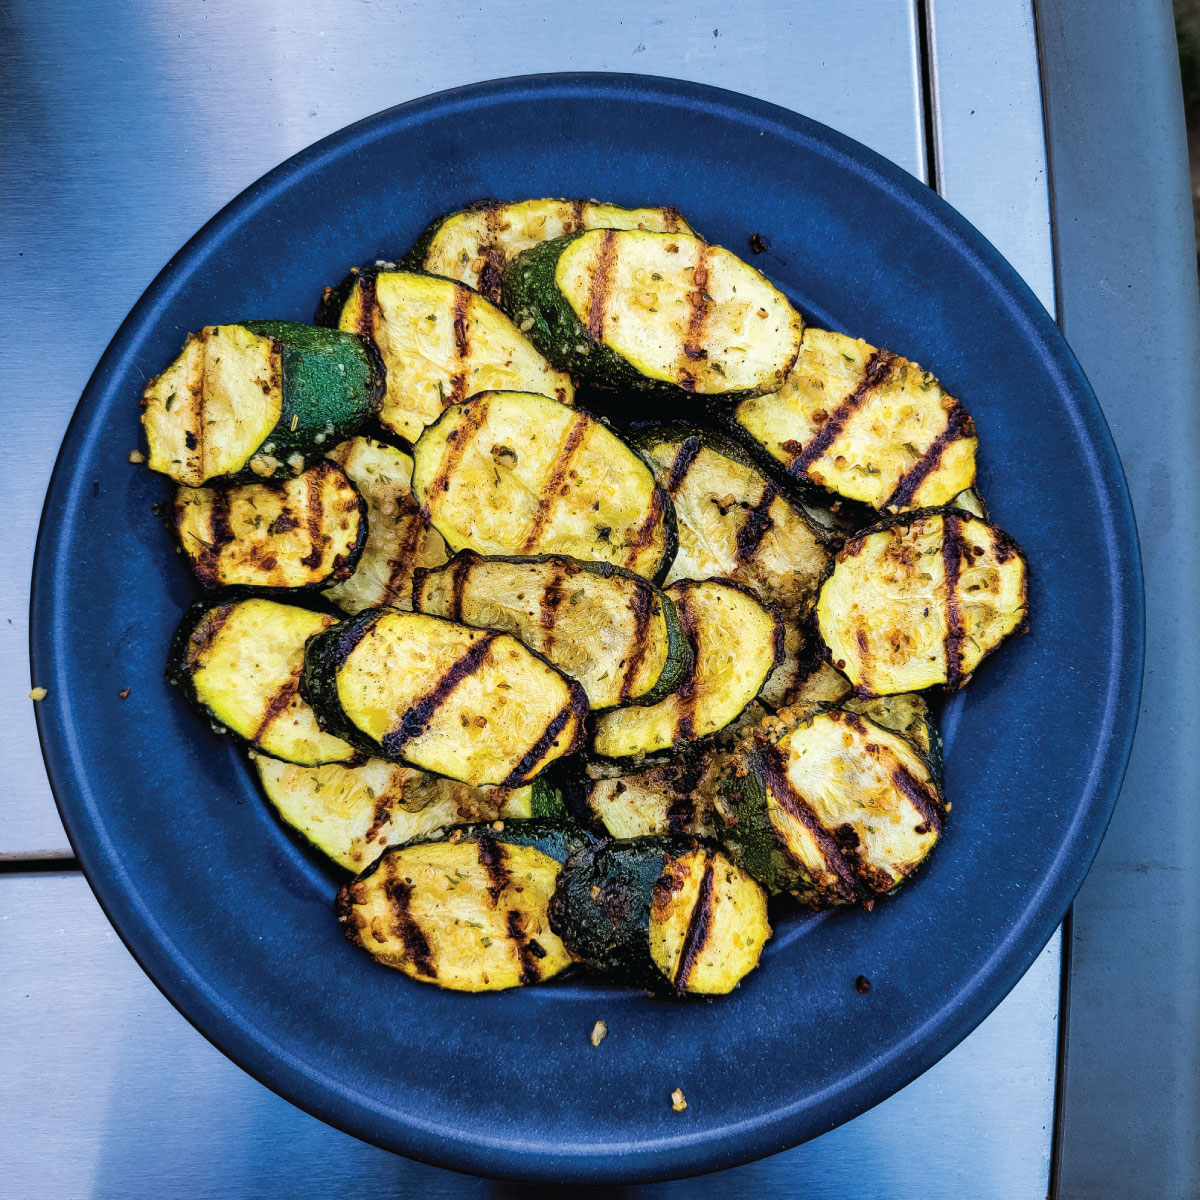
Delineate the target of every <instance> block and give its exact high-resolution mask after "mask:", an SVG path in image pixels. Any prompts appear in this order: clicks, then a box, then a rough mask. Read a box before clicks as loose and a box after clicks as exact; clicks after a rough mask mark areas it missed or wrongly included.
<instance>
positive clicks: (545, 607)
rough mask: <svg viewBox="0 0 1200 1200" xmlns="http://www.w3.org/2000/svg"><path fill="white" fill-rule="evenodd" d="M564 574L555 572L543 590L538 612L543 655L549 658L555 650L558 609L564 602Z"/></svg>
mask: <svg viewBox="0 0 1200 1200" xmlns="http://www.w3.org/2000/svg"><path fill="white" fill-rule="evenodd" d="M563 578H564V576H563V573H562V572H561V571H557V570H556V571H555V572H554V573H553V574H552V575H551V576H550V579H549V582H547V584H546V586H545V587H544V588H543V589H542V596H541V601H540V604H539V611H538V624H539V625H540V626H541V627H542V629H543V631H544V632H543V634H542V653H543V654H545V655H546V656H547V657H549V655H550V651H551V650H552V649H553V648H554V626H555V625H556V624H557V623H558V609H559V605H561V604H562V602H563Z"/></svg>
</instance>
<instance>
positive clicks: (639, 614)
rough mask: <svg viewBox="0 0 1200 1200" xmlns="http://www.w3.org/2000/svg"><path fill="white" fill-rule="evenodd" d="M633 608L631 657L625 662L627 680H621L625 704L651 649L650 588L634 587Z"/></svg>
mask: <svg viewBox="0 0 1200 1200" xmlns="http://www.w3.org/2000/svg"><path fill="white" fill-rule="evenodd" d="M630 603H631V604H632V606H633V639H632V641H631V642H630V649H629V657H628V658H627V659H626V660H625V678H624V679H622V680H621V703H622V704H624V703H625V702H626V701H627V700H628V699H629V697H630V694H631V693H632V691H633V685H634V684H635V683H636V682H637V675H638V672H639V671H640V670H641V669H642V662H643V661H644V659H645V657H646V651H647V650H648V649H649V648H650V637H649V630H650V616H651V613H650V610H651V608H652V606H653V604H654V596H653V593H652V592H651V591H650V589H649V587H647V586H646V585H645V584H642V583H639V584H636V585H635V586H634V589H633V595H632V596H631V597H630Z"/></svg>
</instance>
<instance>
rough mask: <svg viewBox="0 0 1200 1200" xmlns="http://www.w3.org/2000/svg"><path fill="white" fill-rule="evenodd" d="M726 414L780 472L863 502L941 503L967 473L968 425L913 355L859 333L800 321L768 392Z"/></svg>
mask: <svg viewBox="0 0 1200 1200" xmlns="http://www.w3.org/2000/svg"><path fill="white" fill-rule="evenodd" d="M734 420H735V421H736V422H737V423H738V425H740V426H741V428H742V429H743V430H745V432H746V433H747V434H749V435H750V437H751V438H753V439H754V441H755V442H756V443H757V444H758V445H759V446H761V447H762V448H763V449H764V450H765V451H766V453H767V454H769V455H770V456H771V457H772V458H773V459H775V460H777V461H778V462H780V463H781V464H782V465H783V467H784V468H785V469H786V470H787V472H788V474H789V476H791V477H792V478H793V479H795V480H798V481H800V482H803V483H808V484H815V485H817V486H818V487H822V488H826V489H828V490H829V491H831V492H835V493H837V494H838V495H839V496H847V497H849V498H850V499H852V500H860V501H862V502H863V503H864V504H869V505H870V506H871V507H872V508H876V509H888V510H890V511H901V510H907V509H914V508H922V507H927V506H934V505H941V504H948V503H949V502H950V501H951V500H952V499H953V498H954V497H955V496H956V495H958V493H959V492H962V491H963V490H964V489H967V488H969V487H971V485H972V484H973V483H974V481H975V452H976V449H977V447H978V439H977V438H976V436H975V425H974V422H973V421H972V420H971V418H970V416H968V415H967V413H966V412H965V411H964V409H963V407H962V405H960V404H959V402H958V401H957V400H956V399H955V398H954V397H953V396H951V395H949V394H947V393H946V392H944V391H943V390H942V387H941V385H940V384H939V383H938V381H937V380H936V379H935V378H934V377H933V376H932V375H931V374H930V373H929V372H928V371H923V370H922V369H921V368H920V367H918V366H917V364H916V363H913V362H909V361H908V359H906V358H901V357H900V356H899V355H897V354H893V353H891V351H889V350H878V349H876V348H875V347H874V346H869V345H867V343H866V342H864V341H863V340H862V339H861V338H857V339H856V338H849V337H845V336H844V335H843V334H840V333H829V332H827V331H826V330H824V329H812V328H809V329H806V330H805V331H804V342H803V345H802V346H801V347H800V357H799V358H798V359H797V360H796V365H795V367H794V368H793V369H792V372H791V374H790V375H789V376H788V377H787V381H786V382H785V383H784V385H783V387H781V388H780V389H779V390H778V391H777V392H774V393H773V394H772V395H770V396H761V397H752V398H750V399H748V400H744V401H743V402H742V403H741V404H739V405H738V407H737V409H736V411H735V412H734Z"/></svg>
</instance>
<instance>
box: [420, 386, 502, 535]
mask: <svg viewBox="0 0 1200 1200" xmlns="http://www.w3.org/2000/svg"><path fill="white" fill-rule="evenodd" d="M487 411H488V410H487V404H486V402H484V401H482V400H480V401H477V402H476V403H474V404H468V405H466V406H465V407H464V408H463V410H462V420H461V423H460V424H459V426H458V427H457V428H456V429H454V430H452V431H451V432H453V433H454V434H455V436H454V437H453V438H451V437H447V438H446V450H445V453H444V454H443V455H442V461H441V464H440V465H439V466H438V469H437V474H436V475H435V476H434V477H433V479H432V481H431V482H430V484H429V491H428V492H427V493H426V496H425V508H426V510H428V507H429V499H430V497H431V496H438V495H440V494H441V493H442V492H443V491H445V490H446V484H447V482H448V481H449V479H450V476H451V475H453V474H454V472H455V471H456V470H457V469H458V464H459V463H461V462H462V459H463V455H464V454H466V452H467V446H468V445H469V444H470V442H471V439H472V438H473V437H474V436H475V434H476V433H478V432H479V427H480V426H481V425H482V424H483V422H484V421H485V420H486V419H487ZM422 515H423V516H424V517H425V519H426V520H428V519H429V514H428V511H426V512H424V513H422Z"/></svg>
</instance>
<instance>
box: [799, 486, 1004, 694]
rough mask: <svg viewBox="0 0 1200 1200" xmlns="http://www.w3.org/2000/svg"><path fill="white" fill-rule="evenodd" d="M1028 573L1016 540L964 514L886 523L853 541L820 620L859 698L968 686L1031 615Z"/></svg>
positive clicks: (827, 588)
mask: <svg viewBox="0 0 1200 1200" xmlns="http://www.w3.org/2000/svg"><path fill="white" fill-rule="evenodd" d="M1026 610H1027V598H1026V569H1025V560H1024V558H1023V557H1022V556H1021V551H1020V548H1019V547H1018V546H1017V544H1016V543H1015V542H1014V541H1013V540H1012V538H1010V537H1009V536H1008V534H1006V533H1004V532H1002V531H1001V530H999V529H997V528H996V526H994V525H989V524H988V523H987V522H986V521H981V520H979V519H978V518H977V517H972V516H970V515H968V514H967V513H965V512H963V511H961V510H958V509H945V510H941V511H924V512H919V513H915V514H912V515H910V516H906V517H905V518H904V519H901V520H893V521H889V522H886V523H884V524H883V525H881V526H878V527H876V528H875V529H871V530H868V531H867V532H865V533H863V534H860V535H859V536H858V537H856V538H855V539H854V540H853V541H851V542H848V543H847V544H846V546H845V548H844V549H843V550H842V551H841V553H840V554H839V555H838V556H837V559H836V561H835V564H834V568H833V571H832V572H831V574H830V576H829V578H828V579H827V580H826V581H825V583H824V585H823V586H822V588H821V594H820V597H819V598H818V601H817V620H818V623H819V625H820V630H821V637H822V638H823V639H824V641H825V645H826V646H828V648H829V654H830V658H831V659H832V661H833V665H834V666H835V667H837V669H838V670H839V671H841V672H842V673H843V674H844V675H845V676H846V678H847V679H849V680H850V682H851V683H852V684H854V686H855V687H856V688H857V689H858V690H859V693H860V694H866V695H875V696H886V695H894V694H896V693H899V692H914V691H920V690H921V689H923V688H927V687H932V686H933V685H934V684H939V683H944V684H945V685H946V686H947V687H948V688H950V689H951V690H953V689H955V688H958V687H960V686H961V685H962V684H963V683H965V682H966V680H967V678H968V677H969V676H970V674H971V672H972V671H974V670H975V668H976V667H977V666H978V665H979V663H980V661H981V660H982V659H983V657H984V656H985V655H986V654H989V653H991V651H993V650H994V649H995V648H996V647H997V646H998V645H1000V643H1001V642H1003V641H1004V640H1005V638H1007V637H1008V636H1009V635H1010V634H1012V633H1013V632H1014V631H1016V630H1017V629H1020V628H1021V627H1022V626H1023V624H1024V622H1025V617H1026Z"/></svg>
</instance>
